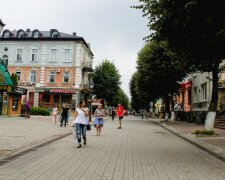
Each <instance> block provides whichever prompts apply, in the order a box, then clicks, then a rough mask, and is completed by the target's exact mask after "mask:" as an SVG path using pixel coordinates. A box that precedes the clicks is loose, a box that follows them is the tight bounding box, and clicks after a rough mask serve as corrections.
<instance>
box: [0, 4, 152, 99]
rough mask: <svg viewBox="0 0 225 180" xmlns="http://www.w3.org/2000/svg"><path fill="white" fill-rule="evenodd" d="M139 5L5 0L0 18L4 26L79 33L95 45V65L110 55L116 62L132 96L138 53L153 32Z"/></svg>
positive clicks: (126, 87)
mask: <svg viewBox="0 0 225 180" xmlns="http://www.w3.org/2000/svg"><path fill="white" fill-rule="evenodd" d="M137 4H138V0H7V1H3V0H1V1H0V6H1V8H0V9H1V10H0V18H1V19H2V20H3V22H4V23H5V24H6V26H5V28H4V29H10V30H13V29H27V28H29V29H31V30H33V29H39V30H49V29H54V28H55V29H58V30H59V31H60V32H65V33H69V34H72V33H73V32H76V33H77V35H78V36H82V37H84V39H85V40H86V42H88V43H90V44H91V49H92V51H93V53H94V66H96V65H98V64H99V63H100V62H101V61H102V60H103V59H106V58H107V59H109V60H112V61H113V62H114V63H115V65H116V67H117V68H118V69H119V71H120V74H121V76H122V77H121V81H122V89H123V90H124V91H125V92H126V94H127V95H129V81H130V77H131V75H132V74H133V73H134V71H135V68H136V59H137V53H138V51H139V50H140V49H141V48H142V47H143V45H144V41H143V37H145V36H146V35H148V34H149V31H148V28H147V26H146V25H147V19H146V18H143V17H142V14H141V12H140V11H139V10H135V9H131V8H130V6H131V5H137Z"/></svg>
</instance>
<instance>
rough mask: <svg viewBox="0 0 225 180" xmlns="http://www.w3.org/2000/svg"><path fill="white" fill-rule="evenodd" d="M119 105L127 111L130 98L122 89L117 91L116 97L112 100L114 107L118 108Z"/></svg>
mask: <svg viewBox="0 0 225 180" xmlns="http://www.w3.org/2000/svg"><path fill="white" fill-rule="evenodd" d="M118 103H120V104H122V105H123V107H124V108H125V109H128V105H129V98H128V97H127V95H126V94H125V92H124V91H123V90H122V89H121V88H119V89H117V92H116V95H115V97H114V98H113V99H112V105H113V106H117V104H118Z"/></svg>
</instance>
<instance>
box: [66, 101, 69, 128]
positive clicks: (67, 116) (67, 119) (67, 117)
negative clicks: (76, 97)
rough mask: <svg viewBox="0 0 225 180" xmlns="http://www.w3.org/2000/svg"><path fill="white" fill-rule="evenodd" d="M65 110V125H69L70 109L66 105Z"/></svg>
mask: <svg viewBox="0 0 225 180" xmlns="http://www.w3.org/2000/svg"><path fill="white" fill-rule="evenodd" d="M66 108H67V109H68V111H67V115H66V124H67V125H69V114H70V113H69V110H70V108H69V106H68V104H67V105H66Z"/></svg>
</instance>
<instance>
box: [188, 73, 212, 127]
mask: <svg viewBox="0 0 225 180" xmlns="http://www.w3.org/2000/svg"><path fill="white" fill-rule="evenodd" d="M191 76H192V77H191V79H192V93H191V94H192V98H191V99H192V102H191V110H192V118H193V121H195V122H197V123H204V121H205V119H206V114H207V111H208V109H209V104H210V101H211V96H212V73H210V72H204V73H198V72H196V73H193V74H192V75H191Z"/></svg>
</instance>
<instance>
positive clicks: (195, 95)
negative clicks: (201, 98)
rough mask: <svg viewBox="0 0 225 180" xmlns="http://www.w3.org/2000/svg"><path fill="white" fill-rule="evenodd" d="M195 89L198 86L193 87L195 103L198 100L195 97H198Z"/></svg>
mask: <svg viewBox="0 0 225 180" xmlns="http://www.w3.org/2000/svg"><path fill="white" fill-rule="evenodd" d="M197 90H198V88H197V87H194V103H196V102H197V101H198V99H197V97H198V94H197Z"/></svg>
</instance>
